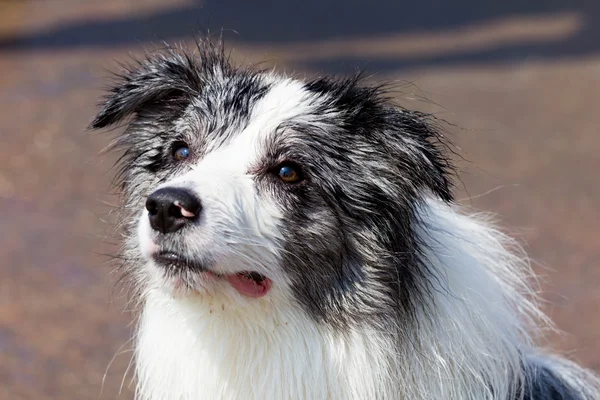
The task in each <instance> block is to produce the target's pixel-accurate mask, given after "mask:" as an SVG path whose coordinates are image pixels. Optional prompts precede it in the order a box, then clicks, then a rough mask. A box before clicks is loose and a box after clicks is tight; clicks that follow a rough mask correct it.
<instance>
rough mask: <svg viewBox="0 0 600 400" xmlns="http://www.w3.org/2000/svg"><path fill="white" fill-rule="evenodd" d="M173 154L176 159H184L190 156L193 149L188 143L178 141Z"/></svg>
mask: <svg viewBox="0 0 600 400" xmlns="http://www.w3.org/2000/svg"><path fill="white" fill-rule="evenodd" d="M171 154H172V155H173V159H174V160H175V161H183V160H185V159H186V158H188V157H189V156H190V154H191V151H190V148H189V147H188V145H187V144H186V143H183V142H177V143H175V144H174V145H173V150H172V152H171Z"/></svg>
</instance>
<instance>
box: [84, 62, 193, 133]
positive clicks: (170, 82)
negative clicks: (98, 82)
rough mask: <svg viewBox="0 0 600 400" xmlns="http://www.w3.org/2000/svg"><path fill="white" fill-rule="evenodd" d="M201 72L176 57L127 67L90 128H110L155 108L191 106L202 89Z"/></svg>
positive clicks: (119, 75)
mask: <svg viewBox="0 0 600 400" xmlns="http://www.w3.org/2000/svg"><path fill="white" fill-rule="evenodd" d="M197 68H198V67H197V66H196V65H195V63H194V61H193V60H192V59H191V57H189V56H187V55H180V54H174V53H171V54H168V55H166V56H158V57H156V58H154V59H147V60H145V61H143V62H139V63H137V65H135V67H134V68H131V67H126V69H125V72H124V73H122V74H118V75H117V83H116V84H115V85H114V86H113V87H112V88H111V89H110V93H109V94H108V96H107V97H106V101H105V102H104V104H103V105H102V109H101V110H100V112H99V113H98V115H96V118H95V119H94V121H93V122H92V123H91V124H90V128H91V129H99V128H104V127H107V126H110V125H112V124H115V123H117V122H119V121H121V120H123V119H124V118H126V117H128V116H130V115H132V114H134V113H137V114H139V113H140V111H142V110H143V109H144V108H147V107H151V106H154V105H161V104H164V106H165V107H167V106H173V105H179V106H181V105H182V104H183V103H187V101H189V98H190V96H191V95H192V94H193V93H196V92H197V91H198V90H199V88H200V83H201V82H200V74H198V71H197Z"/></svg>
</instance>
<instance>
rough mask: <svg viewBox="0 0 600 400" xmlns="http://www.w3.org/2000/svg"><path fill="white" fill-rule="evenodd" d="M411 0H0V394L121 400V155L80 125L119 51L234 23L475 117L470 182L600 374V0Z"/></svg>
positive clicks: (314, 63)
mask: <svg viewBox="0 0 600 400" xmlns="http://www.w3.org/2000/svg"><path fill="white" fill-rule="evenodd" d="M166 3H168V5H165V4H166ZM322 3H327V4H329V5H323V4H322ZM406 3H408V2H397V1H391V0H388V1H378V2H358V1H348V0H336V1H332V2H320V1H317V0H308V1H306V0H304V1H289V2H279V3H276V4H272V5H268V6H267V5H264V4H263V5H262V6H250V4H256V3H255V2H242V1H238V2H234V1H232V0H221V1H216V0H206V1H204V2H198V1H192V0H178V1H171V2H164V1H159V0H137V1H133V0H131V1H118V0H104V1H86V2H83V1H79V0H45V1H40V0H29V1H25V0H22V1H17V0H0V88H1V91H0V132H1V133H0V138H1V144H0V226H1V227H2V229H1V230H0V258H1V259H2V260H3V261H2V262H3V265H2V268H1V269H0V399H11V400H14V399H36V400H37V399H78V400H82V399H91V400H96V399H98V398H107V399H109V398H115V397H117V394H118V392H119V387H120V386H121V382H122V377H123V375H124V373H125V370H126V369H127V365H128V362H129V359H130V355H131V353H130V352H127V351H126V350H127V349H128V346H127V345H126V342H127V340H128V337H129V331H130V328H129V327H128V323H129V321H130V315H129V314H127V313H122V312H121V311H122V309H123V308H124V298H123V296H122V295H121V294H120V293H119V292H118V291H115V290H113V288H114V285H113V282H114V278H111V274H110V273H111V266H110V264H107V263H103V261H104V260H106V257H103V256H100V255H98V253H106V252H111V251H113V247H111V246H109V245H107V244H102V243H101V241H100V240H99V235H102V232H103V227H102V223H101V222H100V220H99V216H101V215H104V214H106V212H107V211H108V209H109V208H108V207H107V206H105V205H104V204H103V201H114V198H112V197H110V196H107V195H106V194H107V192H108V189H109V181H110V172H108V170H109V167H110V165H111V163H112V161H113V160H114V156H110V157H102V158H98V157H96V154H97V153H98V151H99V150H100V149H101V148H102V147H103V146H104V145H105V144H106V143H107V141H108V137H106V136H91V135H90V134H88V133H86V132H84V129H85V127H86V125H87V123H88V122H89V121H90V119H91V117H92V116H93V113H94V104H95V103H96V102H97V99H98V97H99V95H100V94H101V91H100V88H101V87H102V86H103V84H104V82H105V81H103V80H102V78H103V77H106V72H105V69H114V68H115V61H114V60H118V59H121V60H122V59H123V58H124V57H125V55H126V54H127V52H128V51H139V49H140V48H141V47H143V46H148V45H149V42H150V41H154V42H158V41H159V40H160V39H165V40H168V41H180V40H185V39H189V37H190V34H191V33H193V32H195V31H196V30H197V29H199V28H202V27H204V28H205V27H207V26H208V27H210V28H212V30H213V31H218V30H219V29H220V28H221V27H224V28H226V29H229V30H237V32H238V34H233V33H231V32H230V31H226V32H225V33H226V36H228V37H230V39H229V43H230V44H231V45H232V47H234V48H235V53H234V57H236V58H238V59H244V58H245V59H247V60H250V61H253V62H254V61H260V60H263V59H268V60H271V61H272V62H276V63H277V64H278V66H279V68H281V69H285V70H288V71H289V70H291V69H293V70H295V71H304V72H309V73H318V72H344V71H349V70H351V69H352V68H354V67H356V66H359V67H365V66H366V67H367V68H368V70H369V71H371V72H375V73H377V76H376V77H375V79H393V80H398V81H399V87H400V88H401V93H399V97H400V99H401V101H402V103H403V104H404V105H405V106H407V107H414V108H421V109H426V110H431V111H435V112H436V113H437V115H439V116H441V117H443V118H445V119H447V120H449V121H451V122H453V123H456V124H458V125H459V126H460V127H462V129H454V130H453V135H454V136H453V137H454V141H455V143H456V144H457V145H458V146H459V147H461V148H462V149H463V152H462V154H463V155H464V157H465V158H466V159H467V160H468V161H469V162H462V163H461V164H460V168H461V170H462V171H464V172H463V174H462V175H461V176H462V183H460V182H459V192H460V195H459V197H461V198H465V199H466V200H465V203H467V204H472V205H474V206H475V207H477V208H479V209H484V210H489V211H494V212H498V213H500V214H501V215H502V218H503V221H504V222H505V224H506V225H508V226H511V227H512V228H513V229H516V230H518V232H520V236H521V238H522V239H523V240H525V241H527V243H528V245H527V249H528V251H529V252H530V254H531V255H532V256H533V257H534V258H535V260H537V261H539V262H540V263H542V264H543V265H545V266H546V267H544V268H542V267H539V266H538V267H537V270H538V271H539V272H541V273H543V275H544V276H545V281H546V283H545V284H544V289H545V291H544V293H543V296H544V298H546V299H547V300H548V301H549V306H548V312H549V313H550V314H551V316H552V317H553V318H554V319H555V321H556V322H557V324H558V327H559V328H560V329H562V330H564V331H566V332H568V333H567V334H566V335H565V336H564V337H563V338H562V339H561V340H558V338H557V337H556V336H553V337H552V338H553V340H552V344H553V346H554V347H556V348H559V349H561V350H562V351H565V352H566V353H568V354H570V355H571V356H572V357H573V358H574V359H576V360H578V361H580V362H582V363H583V364H585V365H587V366H589V367H592V368H594V369H596V370H598V371H600V319H599V317H600V306H599V305H598V301H599V300H600V288H599V286H598V284H599V283H600V243H599V238H600V230H599V228H598V225H597V222H598V219H599V218H600V206H599V204H600V185H599V184H598V178H597V174H598V171H600V156H599V153H600V135H599V134H598V126H600V113H599V112H598V111H597V107H598V104H600V52H599V50H600V47H599V46H600V41H598V38H599V37H600V35H599V33H600V32H599V31H600V28H598V27H599V26H600V24H599V23H598V22H599V19H600V3H598V5H593V4H594V2H591V1H581V2H576V1H570V2H565V1H552V0H547V1H542V0H537V1H533V2H520V1H505V2H495V3H494V4H495V5H493V6H492V5H491V4H493V3H492V2H480V1H476V0H459V1H455V2H439V1H421V2H411V3H418V4H412V5H410V6H408V5H406ZM496 3H497V4H496ZM521 3H523V4H527V5H520V4H521ZM261 4H262V3H261ZM284 4H285V5H284ZM363 4H365V5H363ZM366 4H369V5H368V6H366ZM396 4H404V5H403V6H399V5H396ZM444 4H448V6H445V5H444ZM484 4H485V5H484ZM565 4H568V5H565ZM423 98H426V99H427V100H428V101H429V102H425V101H422V99H423ZM463 184H464V187H466V188H467V190H468V193H467V192H465V190H464V188H463ZM493 189H495V190H493ZM486 193H487V194H486ZM469 196H470V197H471V199H470V200H469V199H468V197H469ZM121 346H124V347H123V348H121ZM124 350H125V352H124V353H123V354H120V355H117V356H116V357H115V360H114V362H113V363H112V365H111V366H110V368H107V367H108V366H109V364H111V359H112V358H113V355H115V354H117V353H120V352H121V351H124ZM105 371H108V372H107V373H106V378H105V380H104V389H103V392H102V394H101V388H102V386H103V384H102V382H103V376H104V374H105ZM130 376H131V374H130ZM128 382H129V378H128V379H127V380H126V381H125V385H124V389H123V393H122V394H121V395H120V397H119V398H121V399H127V398H131V390H130V389H128V388H127V383H128Z"/></svg>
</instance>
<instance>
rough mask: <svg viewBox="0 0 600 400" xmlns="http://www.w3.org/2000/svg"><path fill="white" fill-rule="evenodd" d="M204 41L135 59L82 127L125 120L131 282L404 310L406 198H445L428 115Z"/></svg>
mask: <svg viewBox="0 0 600 400" xmlns="http://www.w3.org/2000/svg"><path fill="white" fill-rule="evenodd" d="M201 46H202V48H201V49H200V51H199V52H198V53H197V54H196V55H190V54H186V53H184V52H181V51H175V50H169V51H166V52H164V53H161V54H155V55H150V56H148V58H147V59H145V60H144V61H141V62H140V63H138V64H137V65H136V66H134V67H132V68H129V69H128V70H127V71H125V72H124V73H123V74H122V75H121V76H120V78H119V80H118V82H117V83H116V85H115V86H114V87H113V88H112V91H111V92H110V94H109V95H108V97H107V99H106V101H105V103H104V104H103V106H102V109H101V111H100V113H99V114H98V115H97V117H96V118H95V120H94V121H93V123H92V125H91V126H92V128H104V127H107V126H110V125H113V124H116V123H118V122H120V121H122V120H125V119H127V120H128V124H127V128H126V129H125V131H124V132H123V133H122V134H120V135H119V136H118V137H117V139H116V140H115V142H114V147H118V148H120V149H122V151H123V157H122V158H121V161H120V162H121V166H122V169H121V172H120V177H121V178H122V179H121V183H122V189H123V192H124V195H125V196H124V203H125V209H126V210H127V211H128V212H127V213H126V216H125V218H127V222H128V223H127V224H126V234H127V236H128V240H127V246H126V251H125V252H124V257H125V258H126V260H127V261H126V262H125V264H126V265H127V266H128V268H130V269H131V270H133V271H134V276H136V279H138V280H139V281H140V283H141V284H146V285H148V284H151V285H163V286H164V287H165V288H167V289H168V290H174V291H175V292H177V293H179V294H180V295H182V296H185V295H200V296H202V295H206V296H226V297H229V298H231V299H232V301H233V302H235V303H236V304H240V305H243V304H249V303H250V304H251V303H252V302H260V301H265V300H270V301H271V300H272V301H290V302H295V304H298V305H300V306H301V307H303V308H304V309H305V310H306V311H307V312H308V313H309V314H310V315H311V316H312V317H314V318H315V319H317V320H321V321H328V322H330V323H332V324H345V323H349V322H350V321H356V320H360V319H361V318H363V317H365V316H367V315H373V314H389V313H390V312H393V313H398V312H409V310H410V308H411V306H412V304H413V303H415V301H417V300H416V296H418V295H419V292H420V290H421V275H422V274H423V271H422V266H421V263H420V262H419V254H418V253H419V252H418V250H417V247H418V246H417V243H416V240H417V239H416V238H415V235H414V233H413V226H414V219H415V213H414V211H415V208H416V207H418V205H419V204H420V202H421V201H422V200H423V199H424V197H425V196H429V195H434V196H437V197H439V198H441V199H443V200H446V201H448V200H450V199H451V192H450V184H449V179H448V172H449V164H448V161H447V160H446V158H444V156H443V155H442V153H441V151H440V142H439V137H438V134H437V133H436V131H435V129H434V128H433V127H432V125H431V124H430V123H429V122H430V118H429V116H428V115H425V114H420V113H416V112H411V111H408V110H405V109H401V108H399V107H397V106H394V105H393V104H391V102H390V101H389V99H388V98H387V97H386V93H385V90H384V89H383V88H382V87H381V86H369V85H367V84H364V83H363V82H362V81H361V79H360V78H357V77H353V78H350V79H330V78H316V79H312V80H307V81H302V80H297V79H293V78H290V77H284V76H280V75H276V74H274V73H272V72H267V71H256V70H251V69H247V68H242V67H235V66H233V65H231V63H230V62H229V60H228V59H227V57H226V56H225V54H224V52H223V50H222V48H221V47H220V46H217V45H211V44H210V43H201ZM392 310H393V311H392Z"/></svg>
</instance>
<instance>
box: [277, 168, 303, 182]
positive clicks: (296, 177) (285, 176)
mask: <svg viewBox="0 0 600 400" xmlns="http://www.w3.org/2000/svg"><path fill="white" fill-rule="evenodd" d="M277 175H278V176H279V179H281V180H282V181H284V182H286V183H295V182H299V181H300V180H301V179H302V175H301V173H300V169H299V168H298V167H296V166H294V165H291V164H282V165H280V166H279V167H277Z"/></svg>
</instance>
